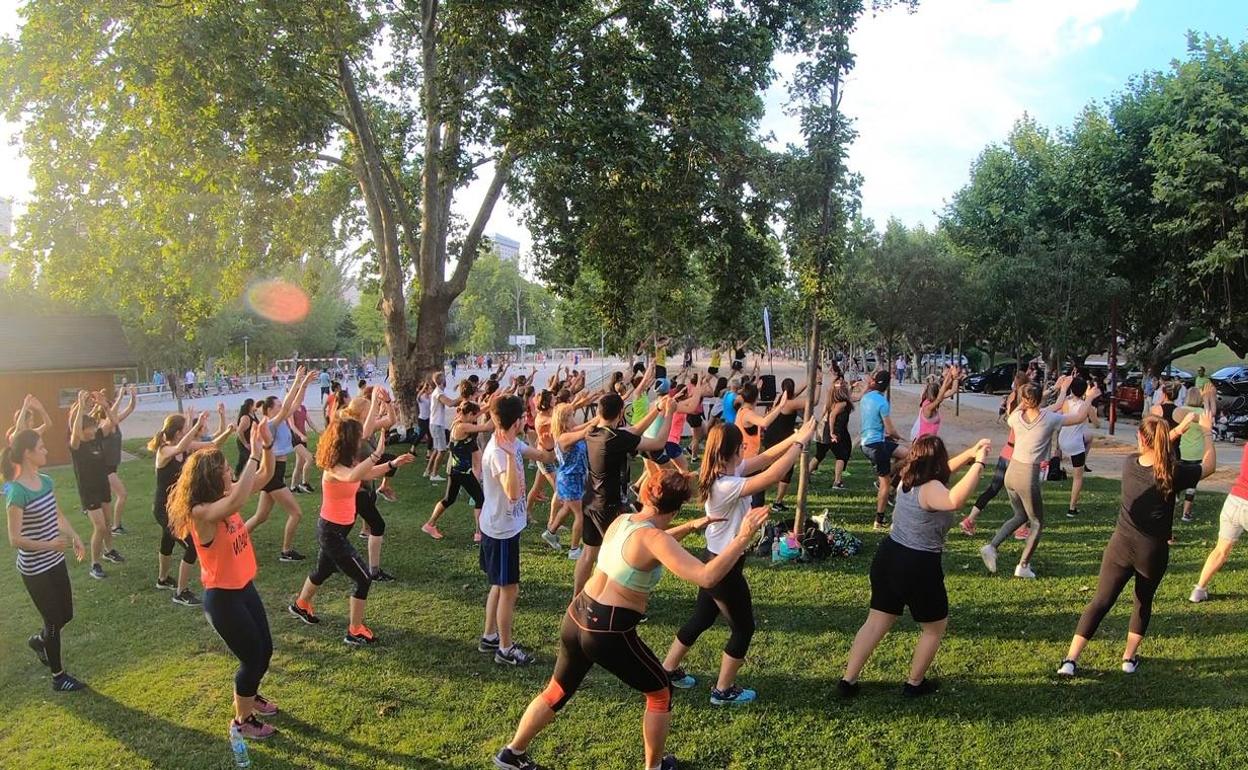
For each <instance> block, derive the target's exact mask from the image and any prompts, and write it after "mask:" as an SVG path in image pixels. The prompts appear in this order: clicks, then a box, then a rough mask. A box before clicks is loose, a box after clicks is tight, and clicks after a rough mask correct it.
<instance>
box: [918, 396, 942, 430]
mask: <svg viewBox="0 0 1248 770" xmlns="http://www.w3.org/2000/svg"><path fill="white" fill-rule="evenodd" d="M930 403H931V402H930V401H924V402H923V403H922V404H920V405H919V416H918V417H916V418H915V423H914V427H915V430H914V437H915V438H922V437H924V436H935V435H937V434H938V433H940V412H939V411H937V412H936V413H935V415H934V416H933V418H932V419H930V420H925V419H923V407H925V406H927V405H928V404H930Z"/></svg>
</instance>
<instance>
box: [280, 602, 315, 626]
mask: <svg viewBox="0 0 1248 770" xmlns="http://www.w3.org/2000/svg"><path fill="white" fill-rule="evenodd" d="M286 611H287V612H289V613H290V614H291V615H294V616H295V617H297V618H299V619H300V620H302V621H303V622H304V623H307V624H308V625H309V626H314V625H316V624H317V623H320V622H321V619H320V618H318V617H317V616H316V613H315V612H314V611H313V610H312V605H311V604H308V603H307V602H305V601H304V600H303V599H295V603H294V604H288V605H286Z"/></svg>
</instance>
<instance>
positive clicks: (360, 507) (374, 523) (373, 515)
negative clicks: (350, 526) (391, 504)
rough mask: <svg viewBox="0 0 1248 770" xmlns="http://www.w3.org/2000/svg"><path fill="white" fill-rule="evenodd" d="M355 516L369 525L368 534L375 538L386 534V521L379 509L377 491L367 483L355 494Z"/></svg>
mask: <svg viewBox="0 0 1248 770" xmlns="http://www.w3.org/2000/svg"><path fill="white" fill-rule="evenodd" d="M355 515H356V516H359V517H360V518H361V519H363V520H364V523H365V524H367V525H368V534H370V535H373V536H375V537H381V536H382V535H384V534H386V520H385V519H383V518H381V511H380V510H378V509H377V490H375V489H372V488H370V486H369V484H367V483H364V484H361V485H360V488H359V491H357V492H356V493H355Z"/></svg>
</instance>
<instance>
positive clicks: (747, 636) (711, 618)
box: [676, 554, 754, 660]
mask: <svg viewBox="0 0 1248 770" xmlns="http://www.w3.org/2000/svg"><path fill="white" fill-rule="evenodd" d="M712 556H713V554H712ZM744 570H745V557H744V556H742V557H741V558H740V559H738V560H737V563H736V564H734V565H732V569H730V570H728V574H727V575H725V576H724V579H723V580H721V581H719V583H718V584H717V585H715V586H714V587H712V588H709V589H707V588H699V589H698V599H697V603H696V604H695V605H694V608H693V617H691V618H689V620H688V621H686V622H685V624H684V625H683V626H681V627H680V630H679V631H677V632H676V638H677V639H678V640H680V643H681V644H683V645H685V646H686V647H692V646H693V643H694V642H696V641H698V637H699V636H701V635H702V632H703V631H705V630H706V629H708V628H710V627H711V626H713V625H715V619H716V618H718V617H719V616H720V615H723V616H724V619H725V620H727V621H728V628H730V629H731V630H732V633H731V634H730V635H729V637H728V643H727V644H726V645H724V652H725V653H727V654H728V656H729V657H733V658H737V659H738V660H740V659H741V658H744V657H745V653H746V652H747V651H748V650H749V649H750V640H751V639H753V638H754V601H753V599H752V598H751V597H750V585H749V583H746V582H745V572H744Z"/></svg>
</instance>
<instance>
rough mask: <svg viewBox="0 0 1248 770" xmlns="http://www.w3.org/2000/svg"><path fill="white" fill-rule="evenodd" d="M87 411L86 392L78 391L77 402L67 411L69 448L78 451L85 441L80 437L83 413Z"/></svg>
mask: <svg viewBox="0 0 1248 770" xmlns="http://www.w3.org/2000/svg"><path fill="white" fill-rule="evenodd" d="M86 409H87V391H85V390H80V391H78V400H77V401H75V402H74V405H73V407H71V408H70V410H69V423H70V425H72V426H73V427H72V429H71V430H70V431H69V448H70V449H78V448H79V447H81V446H82V442H83V441H84V440H85V439H86V437H85V436H83V435H82V432H83V427H82V422H83V412H84V411H86Z"/></svg>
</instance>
